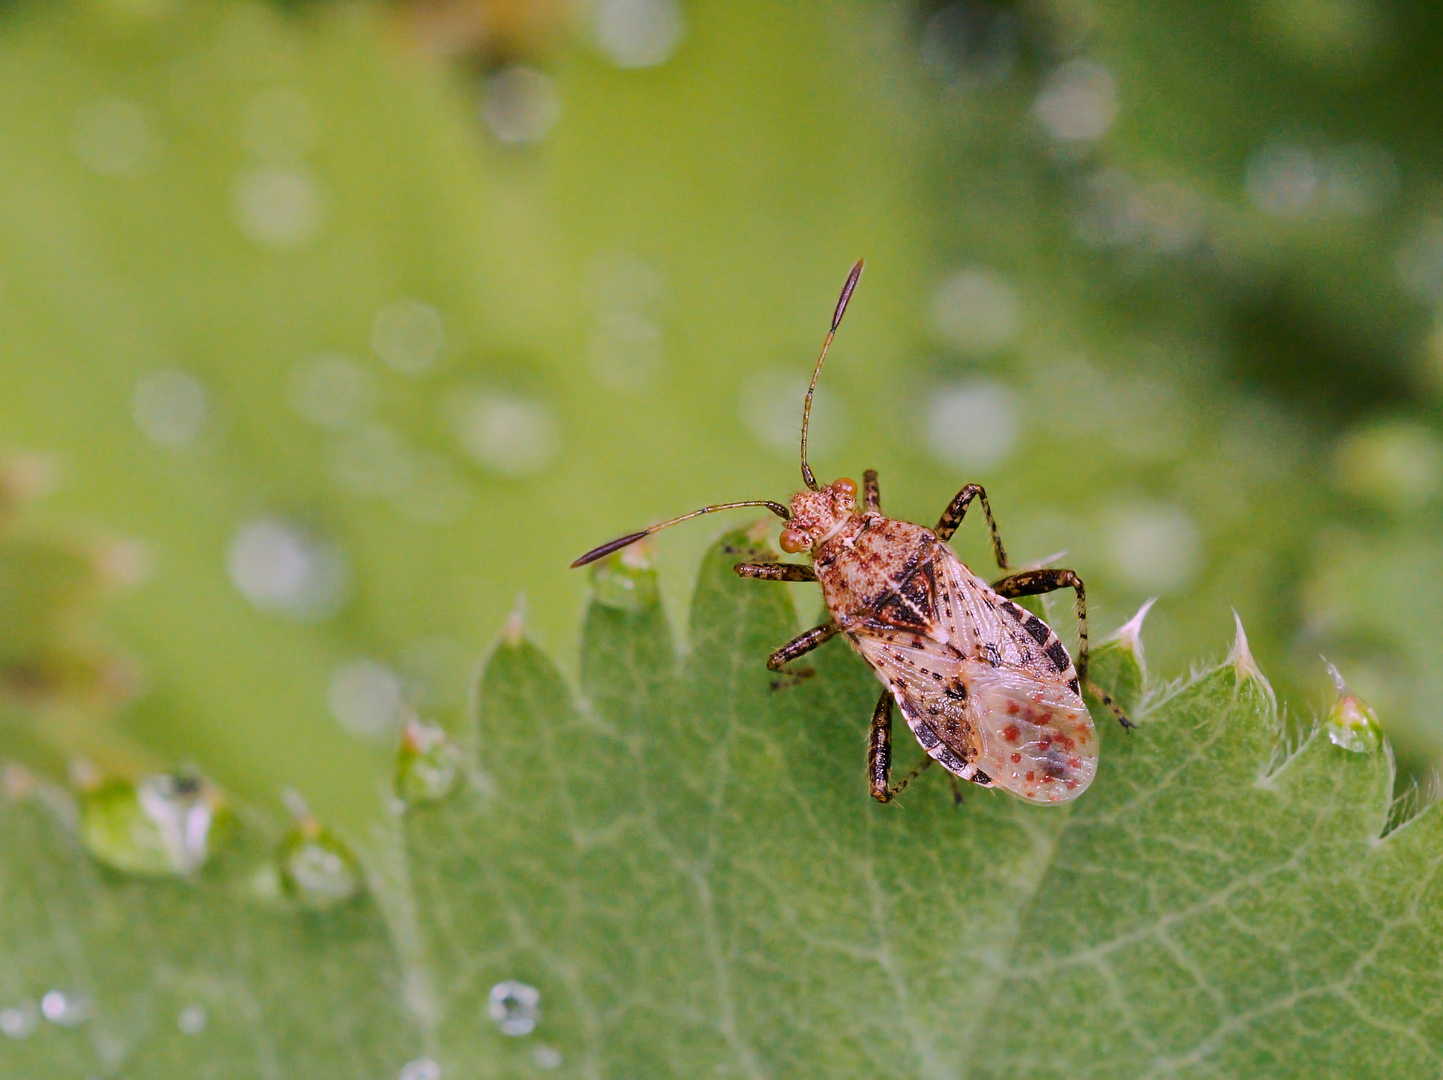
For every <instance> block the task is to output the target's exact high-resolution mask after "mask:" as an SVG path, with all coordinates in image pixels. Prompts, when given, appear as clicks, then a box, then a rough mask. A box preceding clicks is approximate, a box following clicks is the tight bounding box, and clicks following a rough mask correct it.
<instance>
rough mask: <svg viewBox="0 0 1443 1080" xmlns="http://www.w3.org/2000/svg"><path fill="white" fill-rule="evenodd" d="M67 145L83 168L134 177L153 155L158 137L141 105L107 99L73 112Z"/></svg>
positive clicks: (108, 174) (143, 169) (105, 174)
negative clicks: (68, 144) (73, 119)
mask: <svg viewBox="0 0 1443 1080" xmlns="http://www.w3.org/2000/svg"><path fill="white" fill-rule="evenodd" d="M70 145H71V148H72V149H73V150H74V151H75V153H76V156H78V157H79V158H80V160H81V161H82V162H83V163H84V164H85V166H86V168H88V169H91V170H92V171H94V172H97V173H100V174H101V175H102V176H138V175H140V174H141V173H142V172H144V171H145V169H146V167H147V166H148V165H149V164H150V163H151V160H152V159H153V158H154V156H155V153H156V150H157V148H158V140H157V139H156V136H155V132H154V130H153V129H152V127H151V124H150V120H149V118H148V117H147V115H146V111H145V109H144V108H142V107H141V106H140V105H138V104H137V103H135V102H134V101H126V100H123V99H121V98H107V99H106V100H104V101H98V102H95V103H94V104H92V105H86V106H85V107H83V108H81V109H79V110H77V111H76V113H75V121H74V126H73V128H72V130H71V136H70Z"/></svg>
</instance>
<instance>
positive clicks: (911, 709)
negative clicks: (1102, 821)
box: [572, 260, 1132, 802]
mask: <svg viewBox="0 0 1443 1080" xmlns="http://www.w3.org/2000/svg"><path fill="white" fill-rule="evenodd" d="M861 274H862V263H861V261H860V260H859V261H858V262H857V264H856V265H855V266H854V267H852V272H851V273H850V274H849V275H848V277H847V283H846V285H845V286H843V288H842V295H841V297H840V299H838V301H837V307H836V311H835V312H834V313H833V315H832V327H831V329H830V330H829V331H828V333H827V337H826V340H825V341H824V342H823V343H822V351H821V355H819V356H818V357H817V364H816V367H815V368H814V369H813V371H812V381H811V384H810V385H809V386H808V387H807V396H806V401H805V403H804V404H803V406H802V446H801V458H802V480H803V481H804V482H805V483H806V490H805V491H802V492H799V493H797V494H796V495H795V496H793V497H792V501H791V505H790V507H788V506H784V505H782V504H781V503H777V502H772V501H771V500H768V499H748V500H745V501H742V502H729V503H718V504H716V505H714V506H704V507H702V508H701V509H700V510H694V511H692V512H691V513H690V514H683V515H682V516H681V517H678V518H673V519H672V520H671V521H663V522H661V523H660V524H658V525H653V526H652V527H651V528H649V529H644V530H642V531H641V532H637V533H631V534H630V535H627V536H622V537H619V538H618V539H616V540H613V541H611V542H610V543H608V544H602V545H601V546H600V547H598V548H595V549H594V550H592V551H588V552H587V553H586V554H585V555H583V556H581V558H579V559H577V560H576V561H575V562H574V563H572V566H584V565H586V564H587V563H589V562H593V561H595V560H597V559H600V558H602V557H604V556H606V555H609V554H611V553H612V552H614V551H619V550H620V549H621V548H624V547H626V546H627V545H628V544H633V543H635V542H636V541H638V540H640V539H641V538H642V537H644V536H649V535H651V534H652V533H654V532H657V531H658V530H660V529H665V528H667V527H669V526H671V525H675V524H677V523H678V522H682V521H688V520H690V519H691V518H694V517H698V516H700V515H702V514H710V513H714V512H716V511H717V510H730V509H733V508H735V507H742V506H764V507H766V508H767V509H768V510H770V511H771V512H772V513H774V514H776V515H777V516H778V517H780V518H782V519H783V520H784V521H785V522H786V525H785V526H784V527H783V528H782V535H781V547H782V550H783V551H785V552H788V553H790V554H796V553H799V552H805V553H807V554H808V555H810V557H811V561H812V564H811V565H810V566H807V565H804V564H800V563H783V562H773V563H742V564H740V565H738V566H737V567H736V571H737V573H738V574H740V575H741V576H742V577H748V578H757V579H760V580H762V581H815V582H818V583H819V584H820V585H821V587H822V596H823V599H824V600H825V601H826V605H827V612H828V614H829V615H830V616H831V617H830V618H829V619H828V620H827V621H826V622H825V623H823V624H822V625H820V626H816V627H813V628H812V629H810V630H808V631H806V632H805V633H803V634H799V635H798V636H797V637H795V638H793V639H792V640H791V641H789V642H787V643H786V644H785V645H783V646H782V647H781V648H780V649H778V650H777V651H776V652H774V653H772V655H771V656H770V657H769V658H768V660H767V667H768V668H769V669H770V670H772V671H777V672H783V673H789V674H792V675H795V676H799V677H805V676H807V675H810V674H812V672H811V671H810V669H806V668H801V669H796V668H789V667H788V666H787V665H788V664H790V663H791V662H792V661H794V660H796V659H797V658H799V657H801V656H803V655H804V654H806V653H808V652H810V651H811V650H813V649H815V648H816V647H817V646H818V645H821V644H822V643H823V642H824V641H827V640H829V639H830V638H833V637H835V636H836V635H838V634H841V635H842V636H844V637H845V638H846V639H847V641H848V642H849V643H850V644H851V646H852V648H854V649H856V650H857V652H858V653H860V654H861V656H862V659H863V660H865V661H866V662H867V663H868V665H870V667H871V668H872V670H873V671H874V672H876V674H877V678H879V679H880V680H881V681H882V683H883V685H884V686H885V688H886V689H884V690H883V691H882V696H881V697H880V698H879V699H878V701H877V707H876V709H875V710H873V713H872V722H871V727H870V731H869V734H868V745H867V775H868V780H869V782H870V785H871V790H872V797H873V798H875V799H877V800H878V801H880V802H890V801H891V800H892V799H893V798H895V797H896V795H897V794H898V792H900V791H901V790H902V789H903V788H905V787H906V786H907V785H908V784H909V783H910V782H911V781H912V779H913V778H914V777H916V776H917V774H918V773H920V772H921V771H922V770H923V769H924V768H926V767H927V766H928V765H930V764H932V762H933V761H937V762H940V763H941V764H942V767H943V768H945V769H946V770H947V771H948V772H950V773H952V774H953V775H954V776H957V777H961V778H962V779H963V780H970V781H971V782H972V783H974V784H979V785H981V786H983V787H1000V788H1004V789H1006V790H1007V791H1010V792H1012V793H1013V794H1015V795H1019V796H1021V797H1022V798H1024V799H1028V800H1035V801H1038V802H1064V801H1066V800H1068V799H1072V798H1075V797H1076V796H1078V795H1080V794H1081V793H1082V792H1083V790H1084V789H1086V787H1087V785H1088V784H1089V783H1091V781H1092V777H1093V775H1094V773H1095V772H1096V771H1097V733H1096V730H1095V729H1094V727H1093V724H1092V718H1091V717H1090V716H1089V715H1088V712H1087V706H1086V705H1084V704H1083V700H1082V687H1083V686H1084V685H1086V686H1087V688H1088V690H1089V691H1090V692H1091V693H1093V694H1094V695H1095V696H1096V697H1097V698H1098V700H1099V701H1101V702H1102V703H1103V704H1104V705H1106V706H1107V707H1108V708H1109V709H1110V710H1111V711H1112V712H1113V714H1114V715H1116V717H1117V719H1118V720H1119V721H1120V722H1121V723H1122V725H1123V726H1124V727H1131V726H1132V724H1131V723H1129V721H1128V719H1127V717H1126V716H1124V715H1123V713H1122V710H1121V709H1119V708H1118V706H1117V704H1116V703H1115V702H1114V701H1113V700H1112V698H1111V697H1110V696H1109V695H1108V694H1106V693H1105V692H1104V691H1102V690H1100V689H1099V688H1098V687H1096V686H1095V685H1092V684H1091V683H1089V682H1088V680H1087V596H1086V592H1085V590H1084V589H1083V585H1082V579H1081V578H1079V577H1078V576H1077V575H1076V574H1075V573H1073V572H1072V571H1071V570H1056V569H1033V570H1020V571H1018V570H1014V568H1013V567H1012V566H1011V565H1010V564H1009V563H1008V561H1007V552H1006V550H1005V549H1004V548H1003V546H1002V540H1001V538H1000V537H999V536H998V534H997V524H996V522H995V521H994V520H993V517H992V507H991V506H990V505H989V504H988V502H987V494H986V492H984V491H983V490H982V488H981V487H980V486H978V485H977V484H968V485H966V486H965V487H964V488H962V490H961V491H959V492H957V494H956V495H955V496H954V497H953V499H952V501H951V503H949V504H948V506H947V509H946V510H944V511H943V512H942V516H941V518H940V519H939V520H938V521H937V525H936V527H935V528H932V529H928V528H924V527H923V526H921V525H914V524H912V523H911V522H908V521H899V520H897V519H896V518H889V517H887V516H886V515H884V514H883V513H882V508H881V498H880V496H879V493H878V487H877V474H876V472H875V471H873V470H871V469H869V470H867V471H866V472H865V473H863V474H862V489H861V496H862V503H861V505H860V506H858V504H857V495H858V489H857V485H856V483H855V481H852V480H848V479H845V478H844V479H841V480H837V481H835V482H834V483H832V484H829V485H827V486H825V487H824V486H822V485H820V484H818V483H817V479H816V477H815V476H814V475H813V473H812V469H811V466H810V465H808V464H807V430H808V424H809V422H810V420H811V413H812V395H813V393H814V392H815V390H816V387H817V378H818V376H820V375H821V372H822V363H823V361H825V360H826V358H827V350H828V349H829V348H830V347H831V344H832V339H833V337H835V336H836V333H837V327H838V326H840V325H841V322H842V315H843V314H844V313H845V312H846V310H847V303H848V301H850V300H851V298H852V291H853V290H854V289H855V288H856V286H857V280H858V278H860V277H861ZM974 501H976V502H978V503H981V505H982V514H983V516H984V517H985V518H986V521H987V531H988V534H989V535H990V537H991V540H992V552H993V555H994V556H995V557H996V559H997V565H998V566H999V567H1000V568H1001V569H1002V570H1003V571H1005V572H1006V575H1005V576H1004V577H1002V578H1001V579H1000V580H997V581H994V582H992V583H991V584H988V583H987V582H985V581H983V580H982V579H981V578H979V577H977V576H976V575H975V574H973V573H972V571H970V570H969V569H968V568H967V567H966V566H965V565H963V563H962V561H961V560H960V559H958V558H957V556H956V555H954V554H953V553H952V551H951V549H950V548H948V547H947V541H948V540H949V539H951V537H952V534H953V533H955V532H956V531H957V527H958V526H959V525H961V524H962V519H963V518H964V517H965V516H966V513H967V510H968V508H969V507H970V506H971V505H972V503H973V502H974ZM1059 589H1071V590H1073V594H1074V596H1075V597H1076V613H1077V633H1078V649H1077V663H1076V665H1075V666H1074V664H1073V661H1072V658H1071V657H1070V656H1069V655H1068V652H1067V649H1066V648H1065V647H1064V646H1063V644H1062V642H1061V641H1060V640H1059V639H1058V637H1057V635H1056V634H1055V633H1053V631H1052V629H1051V628H1050V627H1049V626H1048V625H1047V624H1046V623H1045V622H1043V621H1042V620H1041V619H1039V618H1038V617H1037V616H1036V615H1034V614H1032V613H1031V612H1030V611H1027V610H1025V609H1024V608H1022V607H1020V606H1018V605H1017V604H1015V603H1013V598H1015V597H1021V596H1036V595H1040V594H1042V593H1049V592H1054V591H1056V590H1059ZM894 703H895V705H896V707H897V708H899V709H900V710H901V712H902V717H903V719H905V720H906V721H907V726H908V727H910V728H911V729H912V734H913V735H915V736H916V737H917V741H918V742H919V743H920V744H921V745H922V749H923V750H925V751H926V754H927V756H926V757H924V758H923V759H922V762H921V764H920V765H918V766H917V767H916V768H915V769H913V770H912V771H911V772H910V773H909V774H908V775H907V776H906V777H904V778H903V779H902V780H901V781H899V782H898V783H896V784H893V783H892V781H891V767H892V709H893V705H894ZM954 784H955V781H954Z"/></svg>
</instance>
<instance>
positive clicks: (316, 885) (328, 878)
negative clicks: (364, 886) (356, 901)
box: [279, 820, 361, 911]
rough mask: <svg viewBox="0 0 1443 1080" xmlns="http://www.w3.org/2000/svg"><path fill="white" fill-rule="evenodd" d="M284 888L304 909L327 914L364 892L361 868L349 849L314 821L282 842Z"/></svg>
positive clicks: (304, 824)
mask: <svg viewBox="0 0 1443 1080" xmlns="http://www.w3.org/2000/svg"><path fill="white" fill-rule="evenodd" d="M279 863H280V869H281V887H282V888H283V889H285V891H286V894H287V895H288V896H290V897H291V898H292V899H293V900H295V901H296V902H297V903H299V904H301V905H302V906H303V907H308V908H311V909H312V910H315V911H325V910H328V909H330V908H334V907H337V906H339V905H341V904H343V903H345V902H346V901H348V900H351V899H353V898H354V897H355V896H357V895H358V894H359V893H360V891H361V866H360V863H358V862H357V861H356V857H355V856H354V855H352V854H351V851H350V849H349V848H347V847H346V846H345V845H344V844H342V843H341V842H340V840H338V839H336V838H335V837H334V836H332V835H331V834H330V833H328V832H326V831H325V830H324V829H322V828H321V827H320V826H319V825H317V824H315V822H314V821H312V820H305V821H302V822H301V823H300V824H299V825H298V826H297V827H296V828H295V829H294V830H292V832H291V833H290V835H289V836H287V837H286V838H285V840H283V841H282V842H281V850H280V857H279Z"/></svg>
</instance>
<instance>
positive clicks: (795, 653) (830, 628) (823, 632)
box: [767, 622, 839, 690]
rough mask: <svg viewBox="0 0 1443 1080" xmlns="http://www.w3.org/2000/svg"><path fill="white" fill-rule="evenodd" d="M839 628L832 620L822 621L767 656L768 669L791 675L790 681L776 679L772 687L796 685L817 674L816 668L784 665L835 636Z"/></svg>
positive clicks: (775, 688)
mask: <svg viewBox="0 0 1443 1080" xmlns="http://www.w3.org/2000/svg"><path fill="white" fill-rule="evenodd" d="M838 629H839V628H838V626H837V624H836V623H832V622H829V623H822V625H821V626H814V627H812V628H811V629H810V630H808V631H806V632H805V633H802V634H798V635H797V636H796V637H794V638H792V640H791V641H789V642H787V643H786V644H785V645H783V646H782V647H781V648H780V649H778V650H777V651H776V652H774V653H772V655H771V656H769V657H767V670H768V671H775V672H777V673H779V674H781V675H788V676H790V677H791V681H790V682H788V681H787V680H783V679H774V680H773V681H772V689H773V690H779V689H781V687H783V686H789V685H794V684H795V683H796V682H799V681H801V680H802V679H810V678H811V677H812V676H813V675H815V674H816V673H817V672H816V669H814V668H793V669H791V670H790V671H788V670H787V669H786V668H785V667H783V666H782V665H784V664H788V663H790V662H791V661H793V660H795V659H796V658H797V657H799V656H804V655H806V654H807V653H809V652H811V651H812V650H813V649H815V648H816V647H817V646H818V645H820V644H822V642H824V641H827V640H829V639H830V638H833V637H835V636H836V635H837V631H838Z"/></svg>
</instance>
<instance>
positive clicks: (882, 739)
mask: <svg viewBox="0 0 1443 1080" xmlns="http://www.w3.org/2000/svg"><path fill="white" fill-rule="evenodd" d="M930 764H932V759H931V758H930V757H923V758H922V760H921V761H920V762H919V763H918V764H917V767H916V768H915V769H913V770H912V771H911V772H909V773H908V774H907V775H906V776H904V777H902V779H901V780H899V781H898V782H897V784H896V786H893V785H892V692H891V691H890V690H883V691H882V696H881V697H880V698H878V699H877V707H876V708H875V709H873V710H872V726H871V729H870V730H869V731H868V732H867V781H868V783H869V784H870V786H871V788H872V798H874V799H876V800H877V801H878V802H882V803H885V802H891V801H892V800H893V799H895V798H896V797H897V796H898V795H899V794H900V793H901V792H902V789H903V788H905V787H906V786H907V785H908V784H910V783H911V782H912V781H913V780H915V779H916V778H917V775H918V774H919V773H921V771H922V770H923V769H925V768H926V767H927V766H928V765H930Z"/></svg>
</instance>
